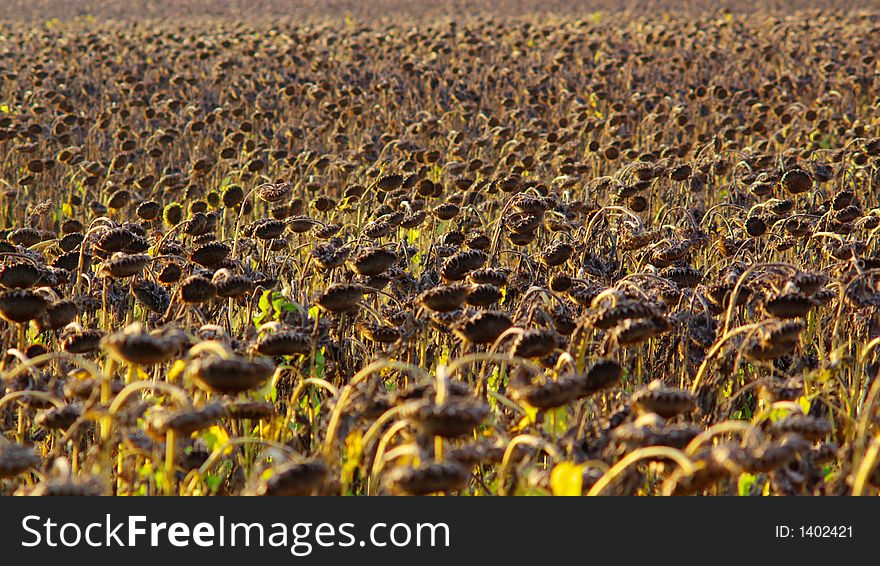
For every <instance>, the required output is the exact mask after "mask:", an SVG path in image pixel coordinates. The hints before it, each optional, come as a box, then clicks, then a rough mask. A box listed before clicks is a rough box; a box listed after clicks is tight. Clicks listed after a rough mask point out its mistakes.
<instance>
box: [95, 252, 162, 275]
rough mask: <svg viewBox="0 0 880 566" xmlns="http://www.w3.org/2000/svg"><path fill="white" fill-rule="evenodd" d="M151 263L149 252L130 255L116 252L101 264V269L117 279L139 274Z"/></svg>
mask: <svg viewBox="0 0 880 566" xmlns="http://www.w3.org/2000/svg"><path fill="white" fill-rule="evenodd" d="M149 264H150V256H148V255H147V254H134V255H129V254H125V253H122V252H116V253H114V254H113V257H111V258H110V259H108V260H107V261H105V262H103V263H102V264H101V271H102V272H103V273H104V274H106V275H109V276H110V277H114V278H117V279H123V278H126V277H132V276H134V275H137V274H138V273H140V272H141V271H143V270H144V268H145V267H146V266H147V265H149Z"/></svg>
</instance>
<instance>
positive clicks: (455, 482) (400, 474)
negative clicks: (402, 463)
mask: <svg viewBox="0 0 880 566" xmlns="http://www.w3.org/2000/svg"><path fill="white" fill-rule="evenodd" d="M467 478H468V470H467V468H465V467H464V466H462V465H461V464H459V463H458V462H451V461H446V462H441V463H436V462H426V463H422V464H421V465H419V466H418V467H415V468H410V467H399V468H395V469H393V470H391V472H389V474H388V482H389V485H390V487H391V490H392V491H393V492H395V493H402V494H408V495H427V494H429V493H436V492H440V491H444V492H445V491H452V490H456V489H460V488H462V487H464V485H465V484H466V483H467Z"/></svg>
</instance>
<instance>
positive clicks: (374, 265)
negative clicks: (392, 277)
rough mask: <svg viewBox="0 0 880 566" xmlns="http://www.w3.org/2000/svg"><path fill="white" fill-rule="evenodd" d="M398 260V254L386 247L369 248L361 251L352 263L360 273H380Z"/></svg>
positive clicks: (371, 274)
mask: <svg viewBox="0 0 880 566" xmlns="http://www.w3.org/2000/svg"><path fill="white" fill-rule="evenodd" d="M396 262H397V254H395V253H394V252H392V251H390V250H386V249H384V248H369V249H366V250H364V251H362V252H360V253H359V254H358V255H357V256H355V257H354V258H353V259H352V260H350V262H349V263H350V264H351V267H352V269H354V271H356V272H357V273H358V274H360V275H367V276H374V275H380V274H381V273H384V272H385V271H387V270H388V268H389V267H391V266H392V265H394V264H395V263H396Z"/></svg>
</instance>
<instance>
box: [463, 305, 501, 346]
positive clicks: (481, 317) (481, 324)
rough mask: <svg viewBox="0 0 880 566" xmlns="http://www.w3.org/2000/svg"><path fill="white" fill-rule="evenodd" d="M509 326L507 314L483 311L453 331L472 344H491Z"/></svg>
mask: <svg viewBox="0 0 880 566" xmlns="http://www.w3.org/2000/svg"><path fill="white" fill-rule="evenodd" d="M511 326H513V321H512V320H510V316H508V315H507V313H504V312H501V311H483V312H481V313H478V314H476V315H474V316H472V317H470V318H468V319H467V320H465V321H464V322H462V323H461V324H458V325H456V327H455V328H454V331H455V333H456V334H457V335H458V336H460V337H461V338H462V339H464V340H466V341H468V342H470V343H472V344H491V343H492V342H494V341H495V340H497V339H498V337H499V336H501V334H503V333H504V331H505V330H507V329H508V328H510V327H511Z"/></svg>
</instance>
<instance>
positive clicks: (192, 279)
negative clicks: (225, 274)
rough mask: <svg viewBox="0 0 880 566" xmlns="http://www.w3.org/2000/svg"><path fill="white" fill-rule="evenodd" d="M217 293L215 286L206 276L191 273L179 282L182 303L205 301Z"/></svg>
mask: <svg viewBox="0 0 880 566" xmlns="http://www.w3.org/2000/svg"><path fill="white" fill-rule="evenodd" d="M216 294H217V288H216V287H215V286H214V284H213V283H212V282H211V280H210V279H208V278H207V277H202V276H201V275H191V276H189V277H187V278H186V279H184V281H183V283H181V284H180V299H181V300H182V301H183V302H184V303H190V304H198V303H207V302H208V301H210V300H211V299H213V298H214V296H215V295H216Z"/></svg>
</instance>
